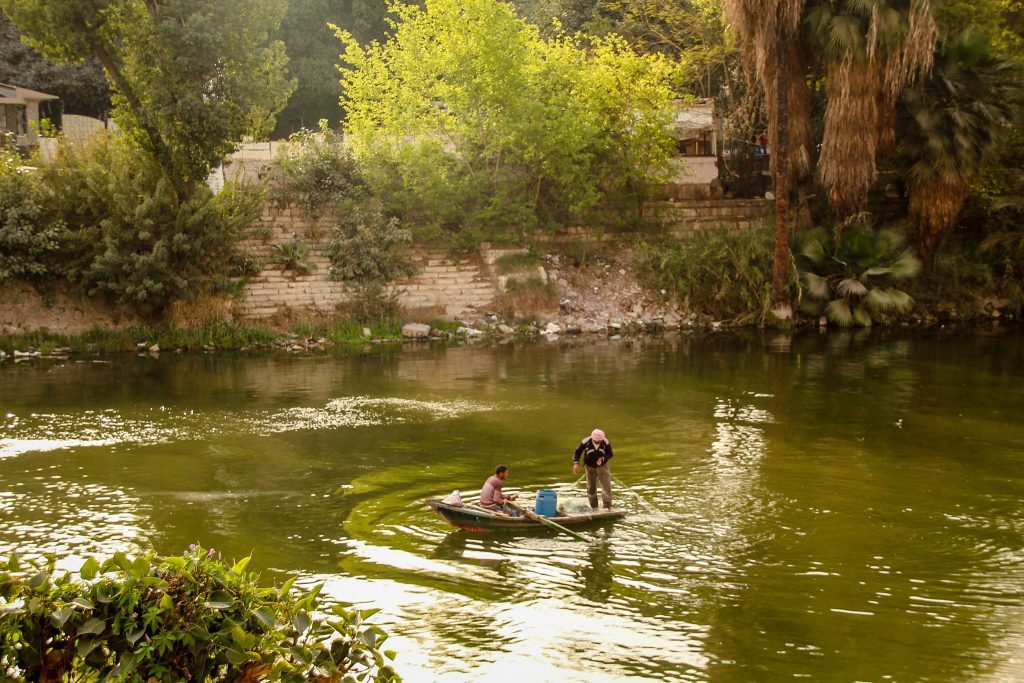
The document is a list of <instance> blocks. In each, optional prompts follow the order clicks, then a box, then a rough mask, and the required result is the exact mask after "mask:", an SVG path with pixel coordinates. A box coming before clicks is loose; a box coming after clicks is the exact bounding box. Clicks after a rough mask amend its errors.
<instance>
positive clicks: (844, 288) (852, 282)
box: [836, 277, 868, 299]
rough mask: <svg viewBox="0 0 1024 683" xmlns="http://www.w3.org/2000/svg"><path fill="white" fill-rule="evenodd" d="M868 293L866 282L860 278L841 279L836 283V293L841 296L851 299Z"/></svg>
mask: <svg viewBox="0 0 1024 683" xmlns="http://www.w3.org/2000/svg"><path fill="white" fill-rule="evenodd" d="M867 293H868V288H867V287H865V286H864V283H863V282H861V281H860V280H858V279H856V278H852V277H848V278H845V279H843V280H840V281H839V284H838V285H836V294H838V295H839V296H841V297H843V298H845V299H849V298H851V297H853V298H860V297H862V296H864V295H865V294H867Z"/></svg>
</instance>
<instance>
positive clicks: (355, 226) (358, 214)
mask: <svg viewBox="0 0 1024 683" xmlns="http://www.w3.org/2000/svg"><path fill="white" fill-rule="evenodd" d="M411 242H412V234H411V233H410V232H409V231H408V230H405V229H403V228H402V227H401V223H400V222H399V220H398V219H397V218H387V217H386V216H385V215H384V213H383V211H382V210H381V209H380V207H379V206H375V205H374V204H372V203H366V204H364V205H363V206H356V207H353V208H352V209H351V211H350V212H349V213H348V214H346V215H345V216H343V219H342V222H341V223H340V224H338V225H336V226H334V227H333V228H331V237H330V239H329V241H328V243H327V246H326V248H325V250H324V251H325V253H326V254H327V257H328V258H329V259H330V260H331V279H333V280H341V281H343V282H351V281H354V280H361V281H374V282H380V283H384V282H388V281H390V280H395V279H398V278H402V277H408V276H409V275H413V274H415V272H416V268H415V266H414V264H413V263H412V261H411V260H410V258H409V256H410V254H409V250H408V246H409V244H410V243H411Z"/></svg>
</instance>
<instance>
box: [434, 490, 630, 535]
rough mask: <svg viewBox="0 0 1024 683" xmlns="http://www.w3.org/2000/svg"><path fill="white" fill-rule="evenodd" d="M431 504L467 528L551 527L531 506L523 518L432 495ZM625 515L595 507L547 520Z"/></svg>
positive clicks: (579, 522) (577, 521) (583, 521)
mask: <svg viewBox="0 0 1024 683" xmlns="http://www.w3.org/2000/svg"><path fill="white" fill-rule="evenodd" d="M427 505H429V506H430V509H432V510H433V511H434V512H436V513H437V514H438V516H439V517H440V518H441V519H443V520H444V521H446V522H448V523H449V524H451V525H452V526H457V527H458V528H460V529H465V530H466V531H506V530H507V531H528V530H531V529H546V528H548V527H547V525H545V524H544V523H543V522H541V521H540V520H538V519H536V515H535V514H534V513H533V509H532V508H530V507H528V506H523V508H524V509H525V511H526V512H527V513H528V514H524V515H523V516H521V517H509V516H507V515H503V514H497V513H494V512H491V511H490V510H487V509H486V508H482V507H480V506H479V505H473V504H468V505H466V504H464V505H461V506H460V505H449V504H448V503H445V502H443V501H442V500H440V499H439V498H428V499H427ZM625 516H626V511H625V510H595V511H593V512H589V513H586V514H581V515H569V514H560V515H558V516H557V517H546V518H545V519H547V520H549V521H552V522H555V523H556V524H560V525H562V526H563V527H570V528H571V527H579V526H588V525H592V524H599V523H601V522H609V521H612V520H615V519H622V518H623V517H625ZM531 518H532V519H531Z"/></svg>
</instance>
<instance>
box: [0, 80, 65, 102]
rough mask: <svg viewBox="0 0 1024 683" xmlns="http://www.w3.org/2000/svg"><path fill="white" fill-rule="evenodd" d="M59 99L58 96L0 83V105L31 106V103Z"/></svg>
mask: <svg viewBox="0 0 1024 683" xmlns="http://www.w3.org/2000/svg"><path fill="white" fill-rule="evenodd" d="M59 99H60V98H59V97H57V96H56V95H48V94H46V93H44V92H37V91H35V90H29V89H28V88H19V87H18V86H16V85H8V84H7V83H0V104H29V103H30V102H45V101H46V100H59Z"/></svg>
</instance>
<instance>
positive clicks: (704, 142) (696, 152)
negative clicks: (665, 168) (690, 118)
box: [676, 131, 714, 157]
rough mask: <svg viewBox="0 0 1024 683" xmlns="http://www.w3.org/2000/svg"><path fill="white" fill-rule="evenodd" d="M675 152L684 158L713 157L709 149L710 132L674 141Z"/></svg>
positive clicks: (710, 148)
mask: <svg viewBox="0 0 1024 683" xmlns="http://www.w3.org/2000/svg"><path fill="white" fill-rule="evenodd" d="M676 152H677V153H678V154H679V156H684V157H709V156H714V151H713V150H712V147H711V132H710V131H701V132H700V133H698V134H697V136H696V137H687V138H681V139H678V140H676Z"/></svg>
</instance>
